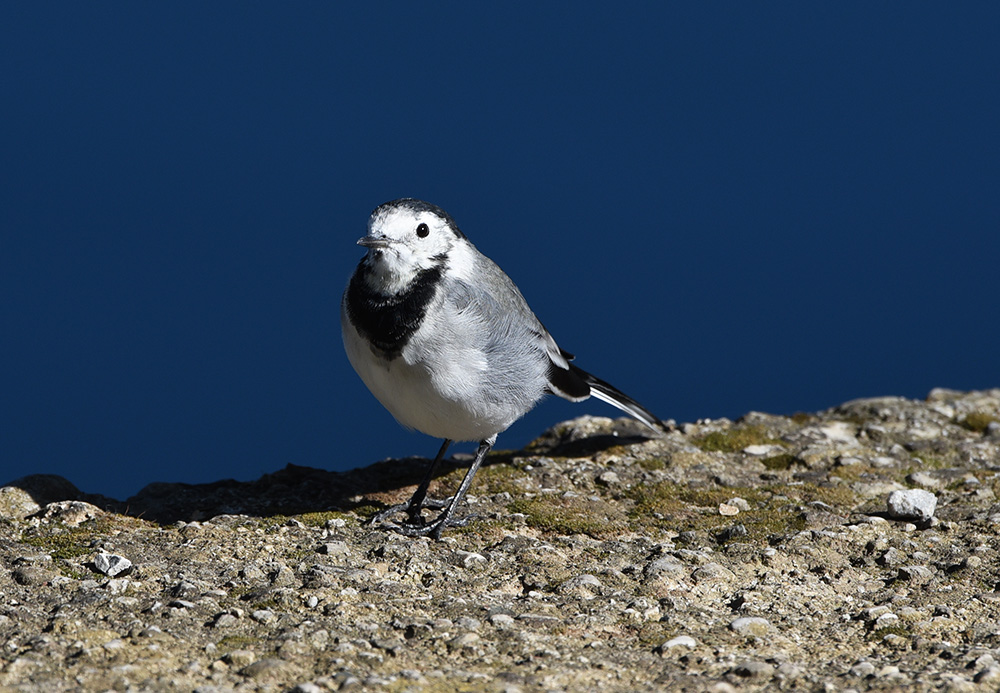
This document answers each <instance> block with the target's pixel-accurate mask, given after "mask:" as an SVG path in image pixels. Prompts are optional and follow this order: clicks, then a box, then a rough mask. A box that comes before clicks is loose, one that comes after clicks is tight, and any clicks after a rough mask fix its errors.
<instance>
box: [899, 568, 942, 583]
mask: <svg viewBox="0 0 1000 693" xmlns="http://www.w3.org/2000/svg"><path fill="white" fill-rule="evenodd" d="M933 578H934V571H933V570H932V569H931V568H928V567H927V566H925V565H904V566H903V567H902V568H900V569H899V579H900V580H909V581H910V582H914V583H917V584H918V585H922V584H924V583H927V582H930V581H931V580H932V579H933Z"/></svg>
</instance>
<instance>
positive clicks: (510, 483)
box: [463, 457, 527, 496]
mask: <svg viewBox="0 0 1000 693" xmlns="http://www.w3.org/2000/svg"><path fill="white" fill-rule="evenodd" d="M490 462H491V464H489V465H488V466H484V467H483V468H481V469H480V470H479V472H478V473H477V474H476V483H475V492H476V493H477V494H497V493H509V494H511V495H512V496H517V495H520V494H522V493H524V487H523V486H522V485H521V484H523V483H524V482H525V480H526V478H527V474H526V472H525V471H524V466H525V463H523V462H520V461H518V462H514V461H513V458H512V457H508V459H507V460H505V461H502V462H497V463H493V460H492V459H491V460H490ZM463 473H464V470H463Z"/></svg>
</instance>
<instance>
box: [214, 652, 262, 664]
mask: <svg viewBox="0 0 1000 693" xmlns="http://www.w3.org/2000/svg"><path fill="white" fill-rule="evenodd" d="M222 661H223V662H225V663H226V664H228V665H229V666H231V667H238V668H240V669H242V668H243V667H246V666H250V665H251V664H253V663H254V662H256V661H257V655H256V654H254V652H253V650H233V651H232V652H230V653H229V654H227V655H226V656H224V657H223V658H222Z"/></svg>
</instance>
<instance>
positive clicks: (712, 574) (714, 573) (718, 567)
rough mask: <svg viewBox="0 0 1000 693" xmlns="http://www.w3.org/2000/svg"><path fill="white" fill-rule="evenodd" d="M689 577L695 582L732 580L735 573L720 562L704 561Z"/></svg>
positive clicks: (734, 577)
mask: <svg viewBox="0 0 1000 693" xmlns="http://www.w3.org/2000/svg"><path fill="white" fill-rule="evenodd" d="M691 577H692V578H693V579H694V581H695V582H699V583H704V582H732V581H734V580H735V579H736V574H735V573H734V572H733V571H731V570H730V569H729V568H727V567H725V566H724V565H722V564H721V563H706V564H705V565H703V566H701V567H699V568H697V569H696V570H695V571H694V572H693V573H691Z"/></svg>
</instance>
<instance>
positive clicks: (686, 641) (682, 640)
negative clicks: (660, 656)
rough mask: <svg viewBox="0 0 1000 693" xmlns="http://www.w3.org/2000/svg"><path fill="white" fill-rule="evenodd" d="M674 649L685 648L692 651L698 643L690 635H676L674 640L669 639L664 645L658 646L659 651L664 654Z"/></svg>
mask: <svg viewBox="0 0 1000 693" xmlns="http://www.w3.org/2000/svg"><path fill="white" fill-rule="evenodd" d="M675 647H686V648H688V649H692V648H695V647H698V641H697V640H695V639H694V638H692V637H691V636H690V635H678V636H677V637H676V638H671V639H670V640H667V641H666V642H665V643H663V644H662V645H660V647H659V648H657V649H659V651H660V652H662V653H664V654H666V653H667V652H668V651H669V650H671V649H673V648H675Z"/></svg>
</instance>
